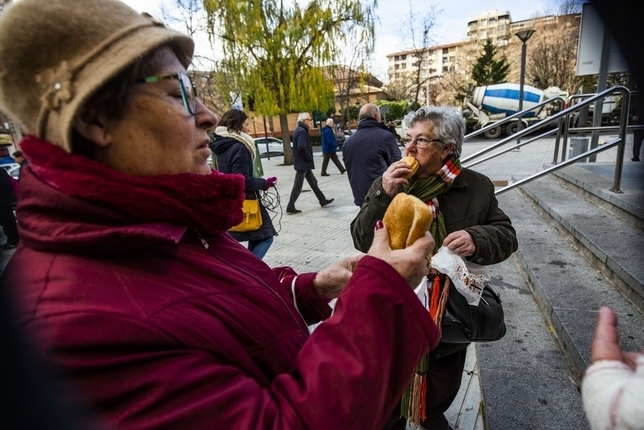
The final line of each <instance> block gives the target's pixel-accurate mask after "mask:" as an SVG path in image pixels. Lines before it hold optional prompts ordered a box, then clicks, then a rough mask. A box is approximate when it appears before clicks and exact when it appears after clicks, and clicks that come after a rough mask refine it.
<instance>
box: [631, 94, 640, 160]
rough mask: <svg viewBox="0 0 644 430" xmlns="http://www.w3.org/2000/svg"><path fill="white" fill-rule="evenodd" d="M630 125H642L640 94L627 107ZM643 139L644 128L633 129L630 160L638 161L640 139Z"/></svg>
mask: <svg viewBox="0 0 644 430" xmlns="http://www.w3.org/2000/svg"><path fill="white" fill-rule="evenodd" d="M628 113H629V114H630V121H629V124H631V125H644V104H643V103H642V100H641V96H640V97H638V98H637V99H636V100H635V101H634V102H633V103H631V107H630V109H629V112H628ZM643 140H644V129H639V130H634V131H633V158H631V161H640V151H641V149H642V141H643Z"/></svg>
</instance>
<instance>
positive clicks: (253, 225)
mask: <svg viewBox="0 0 644 430" xmlns="http://www.w3.org/2000/svg"><path fill="white" fill-rule="evenodd" d="M242 212H244V220H243V221H242V222H241V223H239V224H237V225H236V226H234V227H231V228H230V231H234V232H243V231H253V230H259V228H260V227H261V226H262V212H261V211H260V210H259V200H257V199H252V200H250V199H247V200H244V205H243V207H242Z"/></svg>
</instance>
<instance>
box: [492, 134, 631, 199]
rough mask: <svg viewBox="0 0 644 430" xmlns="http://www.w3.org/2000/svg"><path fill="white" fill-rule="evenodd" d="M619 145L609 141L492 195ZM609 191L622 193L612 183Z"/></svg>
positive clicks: (620, 140) (616, 142)
mask: <svg viewBox="0 0 644 430" xmlns="http://www.w3.org/2000/svg"><path fill="white" fill-rule="evenodd" d="M621 143H622V139H620V138H617V139H615V140H612V141H610V142H608V143H604V144H603V145H602V146H598V147H597V148H593V149H590V150H588V151H586V152H584V153H583V154H579V155H576V156H574V157H572V158H569V159H567V160H566V161H563V162H561V163H559V164H555V165H554V166H552V167H549V168H547V169H545V170H543V171H541V172H538V173H535V174H534V175H531V176H528V177H527V178H524V179H521V180H519V181H517V182H514V183H512V184H510V185H508V186H506V187H503V188H501V189H500V190H497V191H495V192H494V194H495V195H498V194H501V193H505V192H506V191H510V190H512V189H514V188H516V187H520V186H521V185H523V184H525V183H528V182H530V181H532V180H534V179H538V178H541V177H542V176H546V175H547V174H549V173H551V172H554V171H555V170H559V169H563V168H564V167H567V166H570V165H571V164H574V163H576V162H578V161H580V160H583V159H586V158H588V157H589V156H591V155H593V154H598V153H600V152H602V151H606V150H608V149H611V148H613V147H615V146H617V145H620V144H621ZM620 146H621V145H620ZM618 152H619V150H618ZM619 176H620V178H621V172H620V175H619ZM618 187H619V184H618ZM610 190H611V191H613V192H616V193H620V194H621V193H622V191H620V190H619V188H617V189H615V182H613V188H611V189H610Z"/></svg>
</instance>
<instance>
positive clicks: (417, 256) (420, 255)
mask: <svg viewBox="0 0 644 430" xmlns="http://www.w3.org/2000/svg"><path fill="white" fill-rule="evenodd" d="M432 249H434V239H433V238H432V235H431V234H429V233H425V234H424V235H423V236H421V237H419V238H418V239H417V240H416V241H415V242H414V243H413V245H411V246H409V247H407V248H405V249H400V250H392V249H391V246H390V245H389V232H388V231H387V228H386V227H385V226H384V224H383V223H382V221H378V223H377V224H376V231H375V233H374V235H373V243H372V244H371V248H369V252H367V254H368V255H371V256H372V257H376V258H380V259H381V260H384V261H385V262H387V263H389V265H391V267H393V268H394V269H395V270H396V272H398V273H399V274H400V276H402V277H403V278H405V280H406V281H407V283H408V284H409V286H410V287H411V288H416V287H417V286H418V284H419V283H420V281H421V280H422V279H423V278H424V277H425V276H427V275H428V273H429V268H428V267H427V266H428V265H427V259H426V256H427V255H428V254H429V253H430V252H432Z"/></svg>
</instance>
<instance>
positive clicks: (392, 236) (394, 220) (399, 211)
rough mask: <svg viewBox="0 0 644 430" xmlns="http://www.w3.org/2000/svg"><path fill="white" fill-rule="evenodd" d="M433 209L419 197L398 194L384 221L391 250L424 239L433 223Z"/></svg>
mask: <svg viewBox="0 0 644 430" xmlns="http://www.w3.org/2000/svg"><path fill="white" fill-rule="evenodd" d="M433 218H434V217H433V215H432V211H431V209H429V207H428V206H427V205H426V204H425V203H423V201H422V200H420V199H419V198H418V197H414V196H410V195H409V194H405V193H398V194H396V197H394V199H393V200H392V201H391V204H390V205H389V207H388V208H387V211H386V212H385V216H384V217H383V219H382V222H383V224H384V225H385V227H387V231H388V232H389V244H390V245H391V249H403V248H406V247H407V246H409V245H411V244H412V243H414V242H415V241H416V239H418V238H419V237H422V236H423V235H424V234H425V232H427V230H429V225H430V224H431V223H432V220H433Z"/></svg>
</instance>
